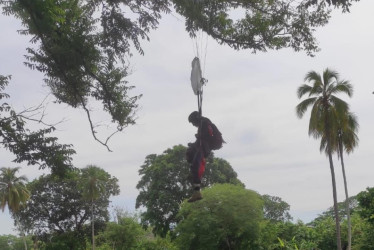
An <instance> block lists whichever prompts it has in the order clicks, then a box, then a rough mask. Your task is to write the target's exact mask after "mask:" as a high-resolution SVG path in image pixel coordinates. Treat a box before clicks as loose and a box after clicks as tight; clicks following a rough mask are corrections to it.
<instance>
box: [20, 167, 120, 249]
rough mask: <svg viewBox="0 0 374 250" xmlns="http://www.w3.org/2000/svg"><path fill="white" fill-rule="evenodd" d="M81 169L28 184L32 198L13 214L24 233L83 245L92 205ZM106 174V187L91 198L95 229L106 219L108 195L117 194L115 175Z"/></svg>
mask: <svg viewBox="0 0 374 250" xmlns="http://www.w3.org/2000/svg"><path fill="white" fill-rule="evenodd" d="M102 171H104V170H102ZM82 172H83V173H84V169H83V171H79V170H75V171H71V172H70V173H69V174H68V176H67V177H66V178H59V177H57V176H54V175H44V176H41V177H39V178H38V179H36V180H34V181H32V182H30V183H29V184H28V185H27V188H28V189H29V190H30V193H31V197H30V199H29V200H28V202H27V203H26V206H25V207H24V208H23V209H21V210H20V211H19V212H18V213H17V214H16V216H17V218H18V220H19V223H20V224H21V225H22V226H23V229H24V230H25V231H26V232H28V233H32V234H33V235H35V236H36V237H37V238H39V239H41V240H43V241H46V240H47V239H49V238H50V237H52V236H53V239H55V240H56V242H52V243H53V244H57V242H58V244H57V245H59V244H60V243H61V242H65V243H64V244H68V245H72V246H76V245H78V246H84V244H85V241H84V240H83V241H82V239H84V237H85V234H86V231H87V230H86V228H87V225H89V224H88V222H90V219H91V208H92V207H91V202H88V201H87V198H86V197H85V195H84V194H85V190H84V185H82V183H84V181H85V180H84V175H82ZM104 172H105V171H104ZM105 176H106V178H105V183H104V185H105V190H104V191H102V192H101V193H100V196H99V197H98V198H97V199H95V200H94V206H93V211H92V212H93V214H94V216H95V225H96V228H97V229H99V228H102V227H103V226H104V225H105V223H106V222H107V221H108V220H109V212H108V206H109V202H110V201H109V198H110V197H111V196H113V195H117V194H119V186H118V180H117V178H115V177H112V176H110V175H109V174H107V173H106V175H105ZM58 239H59V240H58ZM67 241H68V243H67ZM52 243H51V244H52ZM82 244H83V245H82ZM56 247H57V246H56Z"/></svg>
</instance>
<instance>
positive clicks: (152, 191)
mask: <svg viewBox="0 0 374 250" xmlns="http://www.w3.org/2000/svg"><path fill="white" fill-rule="evenodd" d="M186 150H187V148H186V147H184V146H182V145H178V146H174V147H173V148H172V149H167V150H166V151H165V152H164V153H163V154H161V155H154V154H152V155H148V156H147V157H146V159H145V162H144V164H143V165H142V166H141V167H140V170H139V175H140V176H141V179H140V181H139V183H138V185H137V189H139V195H138V197H137V199H136V207H137V208H139V207H144V208H146V211H145V212H143V214H142V222H143V224H144V225H151V226H153V229H154V232H155V233H156V234H159V235H161V236H165V235H166V234H167V232H168V231H169V230H170V228H171V227H172V226H174V225H175V224H176V223H177V218H176V215H177V213H178V211H179V206H180V204H181V203H182V201H183V200H185V199H186V198H188V197H189V195H191V191H192V185H191V177H190V166H189V164H188V163H187V161H186V160H185V155H186ZM214 183H232V184H238V185H243V184H242V183H241V182H240V181H239V180H238V179H237V174H236V172H235V171H234V170H233V169H232V167H231V165H230V164H229V163H228V162H227V161H225V160H223V159H219V158H215V157H214V156H213V155H211V156H210V157H209V158H208V159H207V164H206V170H205V174H204V177H203V179H202V185H203V186H204V187H207V186H210V185H212V184H214Z"/></svg>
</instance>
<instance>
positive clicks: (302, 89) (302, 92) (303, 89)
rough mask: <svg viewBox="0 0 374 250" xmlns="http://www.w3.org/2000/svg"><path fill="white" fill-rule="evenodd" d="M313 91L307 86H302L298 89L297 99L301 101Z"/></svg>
mask: <svg viewBox="0 0 374 250" xmlns="http://www.w3.org/2000/svg"><path fill="white" fill-rule="evenodd" d="M311 89H312V87H311V86H309V85H307V84H303V85H301V86H300V87H298V88H297V97H298V98H299V99H300V98H301V97H302V96H303V95H305V94H306V93H309V92H310V91H311Z"/></svg>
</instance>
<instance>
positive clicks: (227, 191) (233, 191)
mask: <svg viewBox="0 0 374 250" xmlns="http://www.w3.org/2000/svg"><path fill="white" fill-rule="evenodd" d="M203 195H204V199H202V200H201V201H198V202H194V203H187V202H184V203H183V204H182V206H181V209H180V212H179V213H178V217H179V219H180V222H179V223H178V225H177V227H176V234H177V239H176V242H177V244H178V246H179V249H196V250H198V249H201V250H203V249H204V250H209V249H212V250H213V249H259V248H257V247H258V245H257V243H258V239H259V232H260V222H261V221H262V219H263V215H262V206H263V204H262V199H261V197H260V195H258V194H257V193H256V192H254V191H252V190H247V189H245V188H243V187H242V186H238V185H232V184H215V185H213V186H212V187H210V188H207V189H204V190H203Z"/></svg>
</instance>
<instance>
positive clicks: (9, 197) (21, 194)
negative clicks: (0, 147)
mask: <svg viewBox="0 0 374 250" xmlns="http://www.w3.org/2000/svg"><path fill="white" fill-rule="evenodd" d="M19 170H20V167H16V168H5V167H3V168H1V169H0V207H1V209H2V211H3V212H4V209H5V207H6V206H8V209H9V211H10V213H11V214H12V216H13V217H14V218H15V223H16V226H17V228H19V229H20V231H21V235H22V238H23V241H24V245H25V249H27V243H26V239H25V235H24V230H23V228H22V225H21V223H19V222H20V221H19V218H18V216H17V212H18V210H19V209H20V207H21V206H24V205H25V204H26V201H27V200H28V199H29V198H30V192H29V190H28V189H27V188H26V183H27V181H28V180H27V178H26V176H23V175H22V176H19V177H17V175H16V173H17V172H18V171H19Z"/></svg>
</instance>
